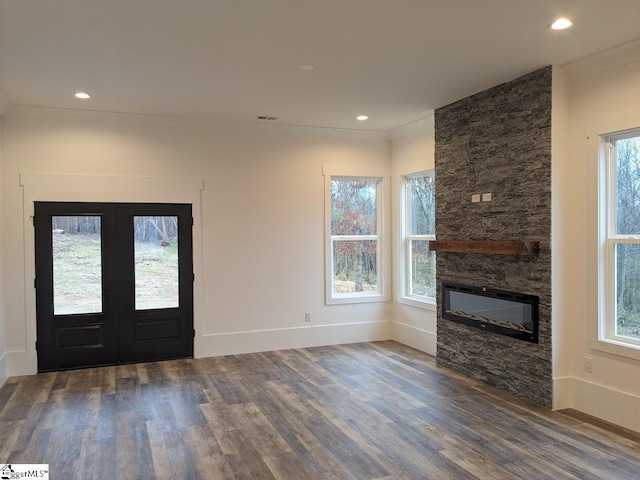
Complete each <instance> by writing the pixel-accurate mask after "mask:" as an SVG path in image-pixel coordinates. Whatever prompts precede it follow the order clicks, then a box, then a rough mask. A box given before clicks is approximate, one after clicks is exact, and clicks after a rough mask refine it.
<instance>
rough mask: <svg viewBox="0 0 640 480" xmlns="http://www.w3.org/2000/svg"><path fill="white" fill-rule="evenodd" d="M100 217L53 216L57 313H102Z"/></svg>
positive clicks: (54, 298)
mask: <svg viewBox="0 0 640 480" xmlns="http://www.w3.org/2000/svg"><path fill="white" fill-rule="evenodd" d="M101 227H102V225H101V218H100V216H98V215H77V216H53V217H52V218H51V240H52V245H53V313H54V315H69V314H74V313H100V312H102V240H101V233H100V232H101Z"/></svg>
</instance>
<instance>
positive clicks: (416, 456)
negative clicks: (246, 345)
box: [0, 342, 640, 480]
mask: <svg viewBox="0 0 640 480" xmlns="http://www.w3.org/2000/svg"><path fill="white" fill-rule="evenodd" d="M0 463H48V464H49V465H50V471H51V472H52V478H67V477H68V478H96V479H102V478H116V479H125V480H126V479H136V480H146V479H150V480H151V479H165V478H166V479H173V478H189V479H207V480H208V479H221V480H227V479H236V478H238V479H244V478H246V479H255V478H262V479H284V480H287V479H293V480H316V479H317V480H374V479H387V480H391V479H395V480H409V479H436V480H442V479H447V480H448V479H455V480H467V479H469V480H471V479H480V480H491V479H499V480H502V479H510V478H514V479H518V480H544V479H550V480H560V479H571V480H575V479H580V480H588V479H607V480H610V479H615V480H627V479H629V480H631V479H633V480H637V479H638V478H640V433H638V432H631V431H629V430H625V429H622V428H620V427H616V426H613V425H611V424H607V423H606V422H603V421H600V420H597V419H594V418H592V417H589V416H587V415H584V414H580V413H579V412H575V411H567V412H551V411H549V410H546V409H544V408H541V407H538V406H535V405H532V404H529V403H527V402H526V401H524V400H522V399H520V398H516V397H514V396H511V395H509V394H507V393H505V392H502V391H500V390H497V389H494V388H492V387H490V386H487V385H484V384H481V383H478V382H476V381H475V380H472V379H469V378H466V377H463V376H461V375H459V374H457V373H455V372H452V371H449V370H446V369H443V368H440V367H438V366H437V365H436V364H435V360H434V358H433V357H431V356H429V355H426V354H424V353H422V352H419V351H417V350H414V349H412V348H410V347H407V346H404V345H400V344H398V343H395V342H374V343H362V344H354V345H336V346H327V347H317V348H308V349H295V350H285V351H279V352H265V353H255V354H248V355H229V356H224V357H216V358H205V359H199V360H193V359H183V360H175V361H169V362H152V363H146V364H137V365H120V366H116V367H104V368H92V369H86V370H77V371H66V372H52V373H47V374H42V375H33V376H24V377H14V378H10V379H9V380H8V381H7V382H6V383H5V385H4V386H3V387H2V388H1V389H0Z"/></svg>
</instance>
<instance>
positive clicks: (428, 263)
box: [402, 170, 436, 303]
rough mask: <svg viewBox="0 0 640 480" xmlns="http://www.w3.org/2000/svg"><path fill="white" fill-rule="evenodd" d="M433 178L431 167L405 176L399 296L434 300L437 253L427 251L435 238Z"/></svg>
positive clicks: (428, 301) (410, 300)
mask: <svg viewBox="0 0 640 480" xmlns="http://www.w3.org/2000/svg"><path fill="white" fill-rule="evenodd" d="M434 187H435V182H434V174H433V170H429V171H426V172H420V173H416V174H412V175H407V176H405V177H404V182H403V196H404V198H403V207H404V209H403V210H404V211H403V217H404V221H403V223H402V230H403V239H402V257H403V266H404V271H403V279H402V280H403V281H402V299H403V300H409V302H406V303H413V302H412V301H418V302H427V303H435V297H436V254H435V252H431V251H429V241H430V240H435V238H436V237H435V190H434Z"/></svg>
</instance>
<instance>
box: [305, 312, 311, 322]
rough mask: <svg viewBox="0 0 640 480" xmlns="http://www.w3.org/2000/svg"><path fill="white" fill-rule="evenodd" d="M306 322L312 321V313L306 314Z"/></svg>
mask: <svg viewBox="0 0 640 480" xmlns="http://www.w3.org/2000/svg"><path fill="white" fill-rule="evenodd" d="M304 321H305V322H310V321H311V312H304Z"/></svg>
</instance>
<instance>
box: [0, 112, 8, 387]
mask: <svg viewBox="0 0 640 480" xmlns="http://www.w3.org/2000/svg"><path fill="white" fill-rule="evenodd" d="M0 113H1V112H0ZM2 130H3V119H2V116H1V115H0V185H1V184H2V163H3V162H2V151H3V144H2ZM3 218H4V212H3V210H2V198H1V197H0V272H3V271H4V268H3V245H4V229H3V228H2V227H3ZM3 285H4V282H3V278H2V276H1V275H0V387H1V386H2V385H3V384H4V382H5V381H6V380H7V377H8V375H9V366H8V356H7V344H6V339H7V336H6V334H5V330H6V329H5V315H4V310H5V308H4V305H5V299H6V296H5V293H4V288H3Z"/></svg>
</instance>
